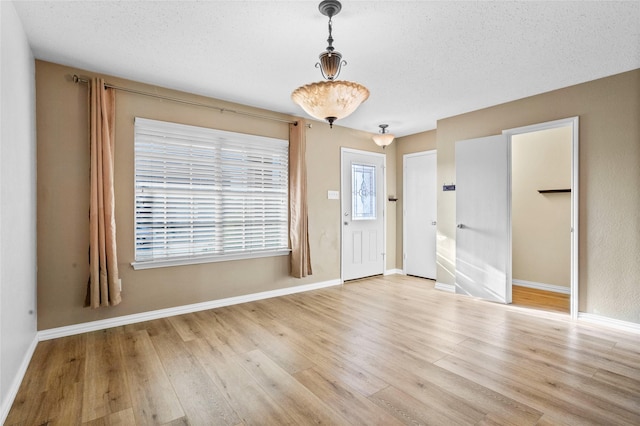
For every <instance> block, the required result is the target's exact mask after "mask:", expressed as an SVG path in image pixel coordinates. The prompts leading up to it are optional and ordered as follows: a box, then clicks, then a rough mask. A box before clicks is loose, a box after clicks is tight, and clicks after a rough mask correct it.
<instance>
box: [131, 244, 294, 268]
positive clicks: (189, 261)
mask: <svg viewBox="0 0 640 426" xmlns="http://www.w3.org/2000/svg"><path fill="white" fill-rule="evenodd" d="M290 252H291V250H290V249H283V250H270V251H260V252H253V253H238V254H228V255H221V256H197V257H182V258H174V259H162V260H148V261H142V262H132V263H131V266H133V269H134V270H136V271H137V270H139V269H153V268H166V267H170V266H183V265H197V264H199V263H213V262H226V261H229V260H242V259H257V258H261V257H275V256H288V255H289V253H290Z"/></svg>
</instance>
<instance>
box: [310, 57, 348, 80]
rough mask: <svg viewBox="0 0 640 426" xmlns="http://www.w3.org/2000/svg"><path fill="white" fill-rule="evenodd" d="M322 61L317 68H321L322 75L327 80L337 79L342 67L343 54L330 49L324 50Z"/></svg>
mask: <svg viewBox="0 0 640 426" xmlns="http://www.w3.org/2000/svg"><path fill="white" fill-rule="evenodd" d="M319 59H320V62H318V64H317V65H316V68H320V72H321V73H322V76H323V77H324V78H325V79H326V80H335V79H336V78H338V75H339V74H340V68H342V62H343V61H342V54H340V52H336V51H333V52H330V51H328V50H326V51H324V52H322V53H321V54H320V56H319Z"/></svg>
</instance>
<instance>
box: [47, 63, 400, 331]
mask: <svg viewBox="0 0 640 426" xmlns="http://www.w3.org/2000/svg"><path fill="white" fill-rule="evenodd" d="M74 73H78V74H81V75H83V76H88V77H91V76H93V74H92V73H90V72H82V71H80V70H77V69H74V68H69V67H64V66H60V65H56V64H52V63H48V62H43V61H36V97H37V100H36V102H37V103H36V107H37V133H38V147H37V155H38V170H37V171H38V183H37V186H38V329H40V330H42V329H48V328H53V327H59V326H65V325H71V324H78V323H83V322H88V321H94V320H100V319H105V318H111V317H117V316H122V315H128V314H135V313H140V312H146V311H150V310H156V309H162V308H169V307H174V306H180V305H186V304H192V303H198V302H205V301H210V300H216V299H221V298H226V297H232V296H239V295H244V294H250V293H256V292H260V291H267V290H274V289H279V288H285V287H291V286H296V285H301V284H308V283H316V282H322V281H328V280H334V279H338V278H340V202H339V201H337V200H328V199H327V190H340V147H341V146H344V147H349V148H355V149H362V150H367V151H373V152H383V150H382V149H381V148H378V147H377V146H376V145H375V144H374V143H373V142H372V140H371V134H370V133H367V132H360V131H355V130H349V129H345V128H342V127H340V126H334V128H333V129H329V127H328V125H326V124H325V123H319V122H313V126H312V128H311V129H308V130H307V163H308V186H309V210H310V214H309V232H310V239H311V254H312V262H313V264H312V266H313V275H312V276H310V277H307V278H305V279H294V278H290V277H289V276H288V272H289V264H288V257H286V256H282V257H272V258H262V259H251V260H241V261H229V262H218V263H210V264H200V265H189V266H179V267H169V268H159V269H150V270H138V271H134V270H133V268H132V267H131V266H130V263H131V262H132V261H133V260H134V242H133V211H134V210H133V202H134V193H133V190H134V188H133V119H134V117H135V116H140V117H145V118H152V119H158V120H167V121H174V122H179V123H185V124H192V125H198V126H204V127H212V128H217V129H222V130H230V131H237V132H243V133H251V134H257V135H263V136H269V137H276V138H281V139H288V125H287V124H285V123H279V122H274V121H267V120H259V119H254V118H248V117H245V116H241V115H237V114H232V113H219V112H217V111H214V110H211V109H207V108H201V107H194V106H189V105H182V104H177V103H174V102H168V101H162V100H159V99H154V98H149V97H145V96H139V95H133V94H128V93H126V92H120V91H119V92H117V95H116V104H117V107H116V161H115V174H116V181H115V192H116V222H117V241H118V257H119V258H118V261H119V268H120V274H121V278H122V286H123V302H122V303H121V304H120V305H118V306H115V307H110V308H106V309H105V308H103V309H98V310H91V309H88V308H83V302H84V296H85V288H86V283H87V271H88V267H87V249H88V246H87V244H88V243H87V242H88V229H89V228H88V201H87V200H88V194H89V174H88V173H89V170H88V164H89V150H88V143H87V137H86V135H87V101H86V98H87V88H86V86H84V85H79V84H73V83H72V82H71V81H70V78H71V76H72V75H73V74H74ZM106 80H107V81H108V82H109V83H112V84H116V85H122V86H126V87H130V88H135V89H140V90H145V91H151V92H155V93H161V94H166V95H169V96H176V97H181V98H185V99H191V100H196V101H200V102H210V103H212V104H214V105H217V106H223V107H227V108H231V109H237V110H242V111H249V112H254V113H260V114H265V115H272V116H279V117H282V118H290V117H286V116H282V115H278V114H276V113H273V112H269V111H261V110H257V109H253V108H250V107H246V106H242V105H234V104H229V103H225V102H222V101H219V100H214V99H208V98H203V97H199V96H195V95H189V94H185V93H178V92H174V91H170V90H167V89H163V88H159V87H152V86H148V85H144V84H141V83H136V82H131V81H126V80H122V79H118V78H115V77H109V76H106ZM384 152H386V155H387V189H388V193H390V194H393V193H395V175H396V171H395V168H396V166H395V164H396V157H395V147H389V148H387V149H386V150H385V151H384ZM388 205H389V204H388ZM389 210H390V211H388V215H387V247H388V248H387V253H388V257H387V268H388V269H393V268H395V246H396V238H395V210H394V209H389Z"/></svg>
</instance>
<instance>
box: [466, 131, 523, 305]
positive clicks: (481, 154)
mask: <svg viewBox="0 0 640 426" xmlns="http://www.w3.org/2000/svg"><path fill="white" fill-rule="evenodd" d="M455 150H456V223H457V230H456V293H462V294H467V295H471V296H475V297H480V298H482V299H487V300H491V301H495V302H501V303H511V213H510V201H509V191H510V184H509V164H510V162H509V150H508V144H507V138H506V136H504V135H498V136H490V137H486V138H480V139H470V140H465V141H459V142H456V148H455Z"/></svg>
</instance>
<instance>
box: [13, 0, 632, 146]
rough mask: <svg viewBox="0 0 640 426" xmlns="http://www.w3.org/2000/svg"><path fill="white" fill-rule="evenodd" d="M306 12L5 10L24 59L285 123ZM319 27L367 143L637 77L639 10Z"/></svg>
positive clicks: (180, 6)
mask: <svg viewBox="0 0 640 426" xmlns="http://www.w3.org/2000/svg"><path fill="white" fill-rule="evenodd" d="M318 3H319V2H317V1H312V2H308V1H288V2H287V1H269V2H267V1H181V2H175V1H162V2H152V1H101V2H94V1H81V2H53V1H51V2H49V1H47V2H40V1H25V2H22V1H18V2H14V4H15V7H16V10H17V12H18V15H19V16H20V19H21V20H22V23H23V25H24V29H25V31H26V33H27V37H28V39H29V42H30V44H31V46H32V48H33V52H34V55H35V57H36V58H38V59H43V60H46V61H51V62H56V63H60V64H64V65H70V66H75V67H78V68H83V69H87V70H91V71H96V72H100V73H105V74H110V75H114V76H118V77H123V78H127V79H132V80H137V81H141V82H146V83H150V84H154V85H159V86H163V87H168V88H173V89H178V90H183V91H186V92H192V93H197V94H201V95H205V96H211V97H214V98H219V99H224V100H229V101H233V102H238V103H241V104H246V105H251V106H256V107H260V108H265V109H268V110H272V111H278V112H282V113H287V114H293V115H304V112H303V111H302V110H301V109H300V108H299V107H298V106H297V105H295V104H294V103H293V102H292V101H291V98H290V94H291V92H292V91H293V90H294V89H295V88H297V87H298V86H300V85H303V84H306V83H310V82H313V81H319V80H321V75H320V72H319V71H318V70H317V69H316V68H314V64H315V63H316V62H317V57H318V54H319V53H320V52H321V51H323V50H324V49H325V47H326V38H327V18H326V17H325V16H323V15H321V14H320V12H318V9H317V6H318ZM333 21H334V25H333V36H334V38H335V42H334V46H335V47H336V50H338V51H340V52H341V53H342V54H343V57H344V59H346V60H347V62H348V66H346V67H345V68H343V70H342V74H341V76H340V78H341V79H345V80H352V81H357V82H359V83H361V84H363V85H365V86H367V87H368V88H369V90H370V91H371V96H370V98H369V100H368V101H367V102H366V103H364V104H363V105H362V106H361V107H360V108H359V109H358V110H357V111H356V112H355V113H354V114H353V115H352V116H350V117H348V118H346V119H344V120H341V121H338V122H337V124H338V125H343V126H346V127H351V128H354V129H359V130H365V131H370V132H375V131H376V130H377V126H378V124H380V123H388V124H389V130H390V131H391V132H392V133H395V134H396V135H397V136H403V135H407V134H413V133H417V132H420V131H424V130H429V129H433V128H435V126H436V120H438V119H441V118H445V117H450V116H453V115H457V114H461V113H465V112H469V111H473V110H476V109H479V108H483V107H487V106H491V105H496V104H499V103H503V102H507V101H511V100H515V99H519V98H523V97H526V96H531V95H534V94H538V93H542V92H547V91H550V90H554V89H558V88H561V87H566V86H569V85H573V84H577V83H581V82H585V81H589V80H593V79H596V78H600V77H605V76H608V75H612V74H617V73H620V72H624V71H628V70H631V69H635V68H640V1H626V2H610V1H602V2H597V1H582V2H562V1H547V2H488V1H473V2H446V1H437V2H426V1H343V7H342V12H340V14H338V15H337V16H336V17H334V19H333ZM639 96H640V94H639Z"/></svg>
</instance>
